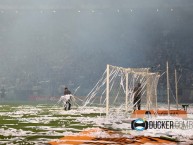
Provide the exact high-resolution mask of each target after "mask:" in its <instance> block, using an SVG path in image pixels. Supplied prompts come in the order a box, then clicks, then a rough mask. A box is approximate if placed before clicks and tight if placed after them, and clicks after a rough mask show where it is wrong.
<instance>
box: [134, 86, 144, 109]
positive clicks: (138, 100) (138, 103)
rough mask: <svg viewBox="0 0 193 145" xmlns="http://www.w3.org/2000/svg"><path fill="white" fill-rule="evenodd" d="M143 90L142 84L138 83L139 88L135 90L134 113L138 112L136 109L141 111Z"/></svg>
mask: <svg viewBox="0 0 193 145" xmlns="http://www.w3.org/2000/svg"><path fill="white" fill-rule="evenodd" d="M141 90H142V88H141V83H138V84H137V86H136V87H135V88H134V100H133V105H134V111H135V110H136V107H137V108H138V110H140V109H141Z"/></svg>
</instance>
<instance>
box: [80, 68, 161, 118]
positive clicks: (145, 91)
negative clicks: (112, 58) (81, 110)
mask: <svg viewBox="0 0 193 145" xmlns="http://www.w3.org/2000/svg"><path fill="white" fill-rule="evenodd" d="M158 80H159V75H158V73H152V72H150V69H149V68H122V67H118V66H112V65H107V69H106V70H105V72H104V73H103V75H102V77H101V79H100V80H99V81H98V82H97V84H96V85H95V86H94V88H93V89H92V90H91V92H90V93H89V94H88V95H87V97H86V99H85V101H84V104H83V106H101V107H106V114H107V115H108V114H110V113H111V112H117V111H118V112H120V111H123V112H128V111H132V110H133V108H134V106H135V105H136V104H135V103H136V102H135V101H134V97H135V93H136V92H135V88H136V86H137V85H138V84H140V91H139V92H140V96H141V99H140V101H141V102H140V104H141V109H142V110H151V109H153V110H156V109H157V84H158Z"/></svg>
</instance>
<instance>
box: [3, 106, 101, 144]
mask: <svg viewBox="0 0 193 145" xmlns="http://www.w3.org/2000/svg"><path fill="white" fill-rule="evenodd" d="M81 112H82V113H81ZM98 115H103V114H100V113H95V111H93V112H88V113H87V112H84V111H81V110H80V111H79V112H78V111H75V109H74V111H73V109H72V110H71V111H64V110H63V108H62V107H61V106H60V107H59V106H53V105H47V104H39V105H0V125H1V128H0V143H1V144H44V143H48V142H49V141H51V140H54V139H58V138H60V137H63V136H64V135H65V134H70V133H78V132H80V131H82V130H84V129H86V128H90V127H93V124H92V123H90V124H89V123H86V124H84V123H81V122H80V121H77V118H86V117H89V118H90V117H96V116H98Z"/></svg>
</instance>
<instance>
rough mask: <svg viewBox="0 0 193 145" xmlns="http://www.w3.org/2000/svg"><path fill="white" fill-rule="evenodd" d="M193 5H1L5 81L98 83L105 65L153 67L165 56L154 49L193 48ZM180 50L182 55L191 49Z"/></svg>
mask: <svg viewBox="0 0 193 145" xmlns="http://www.w3.org/2000/svg"><path fill="white" fill-rule="evenodd" d="M191 5H192V3H189V4H188V2H183V3H182V2H181V1H179V0H178V1H175V2H174V1H173V2H172V1H171V2H168V1H167V2H166V1H148V2H147V1H146V2H144V1H143V2H142V1H97V2H96V1H84V0H82V1H67V0H65V1H59V0H58V1H51V0H49V1H47V0H43V1H24V0H20V1H19V0H16V1H12V0H6V1H5V0H4V1H1V3H0V19H1V20H0V31H1V33H0V50H1V53H0V60H1V62H2V63H1V67H0V78H1V80H2V78H4V80H7V79H10V78H12V79H15V78H17V77H23V76H24V74H26V75H27V74H28V75H30V74H33V75H35V76H38V77H39V79H40V80H41V79H43V80H44V79H47V78H48V76H49V72H55V71H58V70H59V71H60V72H63V73H64V76H66V80H68V81H69V80H73V79H74V77H75V76H73V75H76V78H77V79H81V78H82V77H83V78H87V79H88V76H96V78H97V77H99V76H100V75H101V73H102V71H104V69H105V67H106V64H113V65H119V66H124V67H151V66H153V65H156V64H157V63H159V62H156V61H155V60H156V58H157V57H162V56H159V54H157V53H156V54H154V52H155V51H154V49H155V50H157V49H162V48H161V47H163V48H164V49H170V47H172V49H173V47H176V45H178V44H173V41H176V40H178V39H181V38H182V39H184V40H185V41H187V43H188V44H191V45H192V42H191V40H190V39H187V37H189V36H191V38H192V34H193V31H192V27H191V26H192V22H193V21H192V18H193V17H192V12H193V10H191V8H190V7H191ZM188 6H189V7H188ZM176 35H180V36H179V37H181V38H176ZM173 38H174V39H173ZM174 43H175V42H174ZM177 48H178V49H179V50H177V51H178V53H179V54H180V53H181V52H180V49H182V48H183V49H187V50H188V48H187V47H183V46H180V44H179V45H178V47H177ZM172 49H171V50H172ZM156 52H157V51H156ZM174 53H175V52H174ZM190 53H191V52H190ZM155 55H156V56H155ZM186 55H188V53H187V54H184V55H183V56H184V57H185V56H186ZM175 57H176V56H175ZM167 58H168V56H166V57H163V59H162V60H163V61H166V59H167ZM174 59H176V58H174ZM171 61H176V60H171ZM72 72H73V73H72ZM72 74H73V75H72Z"/></svg>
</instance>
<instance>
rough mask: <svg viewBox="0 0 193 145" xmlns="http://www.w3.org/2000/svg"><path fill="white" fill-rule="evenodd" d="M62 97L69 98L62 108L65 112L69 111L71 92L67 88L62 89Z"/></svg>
mask: <svg viewBox="0 0 193 145" xmlns="http://www.w3.org/2000/svg"><path fill="white" fill-rule="evenodd" d="M64 96H70V97H69V98H68V99H67V101H66V104H65V106H64V109H65V110H70V109H71V100H72V95H71V92H70V91H69V90H68V88H67V87H65V88H64Z"/></svg>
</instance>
